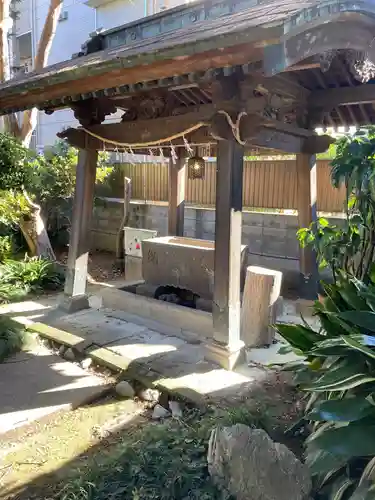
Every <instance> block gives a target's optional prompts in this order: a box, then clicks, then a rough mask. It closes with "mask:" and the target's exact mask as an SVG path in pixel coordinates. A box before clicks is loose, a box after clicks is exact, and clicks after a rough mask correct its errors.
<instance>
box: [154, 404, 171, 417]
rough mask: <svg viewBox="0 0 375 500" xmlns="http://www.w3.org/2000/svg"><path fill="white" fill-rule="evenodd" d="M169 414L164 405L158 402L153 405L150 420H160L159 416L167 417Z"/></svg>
mask: <svg viewBox="0 0 375 500" xmlns="http://www.w3.org/2000/svg"><path fill="white" fill-rule="evenodd" d="M170 416H171V412H170V411H168V410H167V409H166V408H164V406H161V405H159V404H157V405H155V407H154V411H153V412H152V417H151V418H152V420H160V419H161V418H168V417H170Z"/></svg>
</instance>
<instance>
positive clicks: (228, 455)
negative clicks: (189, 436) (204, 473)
mask: <svg viewBox="0 0 375 500" xmlns="http://www.w3.org/2000/svg"><path fill="white" fill-rule="evenodd" d="M207 461H208V470H209V473H210V475H211V478H212V480H213V482H214V483H215V484H216V485H217V486H218V487H219V488H220V489H221V490H222V491H223V492H225V493H227V494H230V495H233V496H234V497H235V498H236V499H237V500H292V499H293V500H307V499H308V498H309V493H310V491H311V478H310V475H309V472H308V469H307V467H306V466H305V465H303V464H302V463H301V462H300V461H299V460H298V459H297V457H296V456H295V455H294V454H293V453H292V452H291V451H290V450H289V449H288V448H287V447H286V446H284V445H283V444H280V443H275V442H274V441H272V439H271V438H270V437H269V436H268V434H267V433H266V432H265V431H263V430H262V429H251V428H250V427H247V426H246V425H243V424H237V425H234V426H232V427H222V428H220V427H218V428H216V429H214V430H213V431H212V432H211V436H210V441H209V447H208V457H207Z"/></svg>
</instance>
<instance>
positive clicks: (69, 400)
mask: <svg viewBox="0 0 375 500" xmlns="http://www.w3.org/2000/svg"><path fill="white" fill-rule="evenodd" d="M104 383H105V382H104V379H103V378H101V377H97V376H95V375H91V374H89V373H88V372H85V371H84V370H82V369H81V368H80V367H79V366H78V365H77V364H74V363H70V362H68V361H65V360H63V359H62V358H60V357H59V356H55V355H53V354H51V351H50V350H48V349H46V348H45V347H42V346H37V347H33V348H32V349H30V350H29V351H26V352H20V353H18V354H16V355H14V356H11V357H10V358H8V359H7V360H6V361H5V362H3V363H1V364H0V434H2V433H5V432H8V431H10V430H13V429H16V428H17V427H20V426H22V425H25V424H29V423H31V422H33V421H35V420H37V419H40V418H41V417H44V416H46V415H49V414H51V413H54V412H57V411H60V410H66V409H71V408H75V407H77V406H79V405H81V404H83V403H84V402H89V401H90V400H92V399H94V398H96V397H98V396H99V395H100V394H101V393H102V392H103V390H105V389H106V387H105V386H104Z"/></svg>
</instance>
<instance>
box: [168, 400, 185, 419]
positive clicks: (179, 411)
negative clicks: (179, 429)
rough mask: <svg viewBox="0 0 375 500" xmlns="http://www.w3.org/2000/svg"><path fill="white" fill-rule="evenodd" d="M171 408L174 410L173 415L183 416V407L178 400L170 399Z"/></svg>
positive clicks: (175, 416)
mask: <svg viewBox="0 0 375 500" xmlns="http://www.w3.org/2000/svg"><path fill="white" fill-rule="evenodd" d="M168 404H169V409H170V410H171V412H172V417H174V418H182V408H181V405H180V403H179V402H178V401H169V403H168Z"/></svg>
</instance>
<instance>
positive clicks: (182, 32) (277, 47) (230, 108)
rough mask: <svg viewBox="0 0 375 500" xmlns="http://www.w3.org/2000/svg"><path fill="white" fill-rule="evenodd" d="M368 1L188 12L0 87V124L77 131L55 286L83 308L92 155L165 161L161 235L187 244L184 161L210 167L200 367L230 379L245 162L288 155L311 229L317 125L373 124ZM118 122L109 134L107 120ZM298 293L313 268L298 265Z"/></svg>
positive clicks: (157, 18) (292, 0)
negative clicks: (205, 320)
mask: <svg viewBox="0 0 375 500" xmlns="http://www.w3.org/2000/svg"><path fill="white" fill-rule="evenodd" d="M373 78H375V3H374V2H373V1H371V0H321V1H319V0H210V1H204V2H193V3H189V4H185V5H182V6H180V7H177V8H174V9H170V10H167V11H164V12H162V13H160V14H157V15H154V16H151V17H148V18H145V19H141V20H140V21H137V22H133V23H131V24H128V25H125V26H121V27H119V28H116V29H113V30H109V31H106V32H97V33H94V34H93V35H92V36H91V38H90V40H89V41H88V42H87V43H86V44H85V45H84V46H83V48H82V51H81V52H79V53H78V54H76V55H75V56H74V57H73V58H72V60H69V61H65V62H63V63H60V64H56V65H54V66H50V67H48V68H46V69H45V70H44V71H42V72H39V73H31V74H28V75H26V76H24V77H22V78H19V79H17V80H12V81H10V82H7V83H5V84H3V85H1V86H0V110H1V113H2V114H6V113H10V112H16V111H21V110H25V109H28V108H32V107H35V106H37V107H38V108H39V109H40V110H43V111H45V112H46V113H48V114H50V113H54V112H58V110H59V109H63V108H71V109H72V110H73V111H74V115H75V117H76V118H77V119H78V121H79V122H80V125H81V126H80V127H79V128H75V129H68V130H65V131H63V132H62V133H61V134H60V136H61V137H65V138H66V139H67V140H68V141H69V142H70V144H72V145H74V146H76V147H78V148H79V150H80V152H79V163H78V166H77V181H76V190H75V199H74V212H73V226H72V232H71V241H70V247H69V259H68V275H67V280H66V286H65V294H66V298H67V305H68V307H69V309H70V310H77V309H78V308H81V307H85V306H87V298H86V295H85V293H86V275H87V260H88V250H89V245H88V241H89V238H88V235H89V231H90V218H91V212H92V206H93V196H94V184H95V167H96V163H97V155H98V151H99V150H101V149H103V148H105V149H106V150H107V151H108V150H114V151H127V152H130V153H134V154H136V153H142V154H149V153H150V151H151V152H152V151H156V152H157V154H163V155H164V156H165V157H170V199H169V231H170V233H171V234H176V235H181V234H182V232H183V202H184V179H185V173H184V168H185V163H186V162H185V158H186V156H189V155H190V154H191V150H193V151H195V148H198V147H200V146H202V145H203V146H205V145H208V144H209V145H210V147H211V148H212V149H211V151H212V153H211V154H212V155H216V156H217V198H216V228H215V249H216V251H215V282H214V298H213V322H214V332H215V333H214V339H213V342H212V345H211V346H209V349H208V352H209V353H211V354H208V357H209V358H210V357H211V359H214V360H216V361H219V362H220V363H221V364H222V365H223V366H226V367H229V368H230V367H231V366H233V363H234V361H235V360H236V359H237V358H238V356H239V354H240V352H241V347H242V344H241V342H240V336H239V333H240V285H239V283H240V251H241V250H240V249H241V211H242V173H243V156H244V155H245V154H248V152H249V151H253V150H254V149H255V148H257V149H259V148H266V149H267V150H270V149H271V150H278V151H283V152H287V153H295V154H296V155H297V167H298V168H297V171H298V200H299V201H298V213H299V224H300V226H302V227H304V226H308V225H309V224H310V222H311V221H312V220H313V219H314V218H315V217H316V161H315V155H316V154H317V153H321V152H324V151H325V150H326V149H327V147H328V146H329V144H330V142H331V138H330V137H327V136H318V135H317V134H316V132H315V129H316V127H325V128H328V127H332V128H336V127H340V126H345V127H348V126H351V125H354V126H361V125H366V124H371V123H375V109H374V102H375V85H374V84H373V83H374V82H373V80H372V79H373ZM118 110H122V112H123V114H122V118H121V122H119V123H110V124H108V123H105V118H106V116H108V115H110V114H112V113H113V112H115V111H118ZM300 267H301V274H302V275H303V277H304V278H305V279H306V280H307V281H308V278H309V277H311V276H312V277H313V280H312V281H314V279H315V278H316V276H315V275H314V269H315V263H314V259H313V258H312V255H311V254H310V253H309V252H308V251H303V252H302V253H301V263H300Z"/></svg>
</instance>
